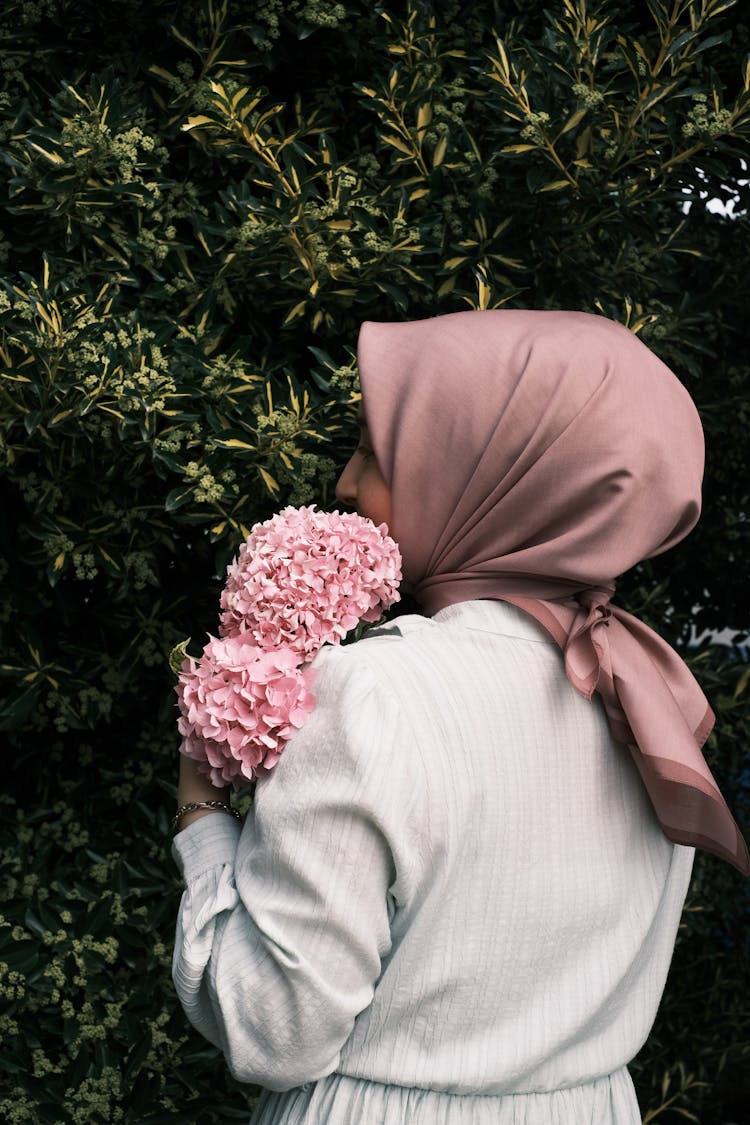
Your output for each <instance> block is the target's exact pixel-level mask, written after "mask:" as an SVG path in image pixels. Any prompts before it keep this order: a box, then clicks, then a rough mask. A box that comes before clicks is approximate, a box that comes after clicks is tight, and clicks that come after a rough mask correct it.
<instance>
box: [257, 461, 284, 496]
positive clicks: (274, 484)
mask: <svg viewBox="0 0 750 1125" xmlns="http://www.w3.org/2000/svg"><path fill="white" fill-rule="evenodd" d="M258 472H259V473H260V477H261V480H262V481H263V483H264V485H265V486H266V488H267V489H268V491H269V492H270V493H271V495H273V496H275V495H276V493H277V492H278V491H279V483H278V481H277V480H276V478H275V477H272V476H271V474H270V473H269V472H268V471H267V470H266V469H263V468H261V466H260V465H258Z"/></svg>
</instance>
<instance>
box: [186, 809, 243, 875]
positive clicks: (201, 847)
mask: <svg viewBox="0 0 750 1125" xmlns="http://www.w3.org/2000/svg"><path fill="white" fill-rule="evenodd" d="M241 831H242V826H241V825H240V822H239V821H238V820H237V819H235V817H233V816H227V814H226V813H223V812H216V813H212V814H211V815H210V816H202V817H201V818H200V819H199V820H196V821H194V822H193V823H192V824H189V825H188V826H187V828H183V829H182V831H181V832H178V833H177V835H176V836H175V838H174V840H173V841H172V857H173V859H174V861H175V863H176V864H177V866H178V868H179V870H180V874H181V875H182V877H183V879H184V880H185V882H186V883H192V882H193V881H194V880H195V879H197V878H199V877H200V876H201V875H204V874H205V873H206V872H207V871H210V869H211V868H212V867H221V866H225V865H229V866H230V867H233V866H234V860H235V856H236V854H237V844H238V843H239V839H240V833H241Z"/></svg>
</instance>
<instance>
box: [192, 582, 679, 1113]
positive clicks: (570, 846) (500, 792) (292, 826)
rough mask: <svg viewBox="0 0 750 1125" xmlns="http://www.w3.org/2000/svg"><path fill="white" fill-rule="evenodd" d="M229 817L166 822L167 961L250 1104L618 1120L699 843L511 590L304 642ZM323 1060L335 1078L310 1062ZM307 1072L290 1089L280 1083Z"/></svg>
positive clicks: (628, 1101)
mask: <svg viewBox="0 0 750 1125" xmlns="http://www.w3.org/2000/svg"><path fill="white" fill-rule="evenodd" d="M316 667H317V669H318V676H317V680H316V684H315V689H314V690H315V694H316V696H317V698H318V706H317V708H316V710H315V712H314V713H313V715H312V716H311V718H310V719H309V720H308V723H307V725H306V726H305V727H304V728H303V730H302V731H301V732H300V733H299V735H297V736H296V737H295V739H294V740H293V742H291V743H290V745H289V746H288V748H287V750H286V751H285V753H284V755H283V757H282V759H281V761H280V762H279V763H278V765H277V766H276V767H275V769H274V771H273V773H272V774H271V775H270V776H269V777H268V778H267V779H265V780H263V781H262V782H260V783H259V784H258V787H257V792H256V798H255V806H254V811H253V812H252V813H251V815H250V816H249V817H248V819H247V822H246V823H245V825H244V827H243V829H242V832H241V833H240V830H239V825H238V824H237V823H236V822H235V821H232V820H231V819H230V818H229V817H224V816H221V815H216V816H211V817H205V818H203V819H201V820H199V821H197V822H196V823H194V824H192V825H190V826H189V827H188V828H186V829H185V830H184V831H182V832H180V833H179V834H178V835H177V837H176V838H175V843H174V854H175V858H176V860H177V862H178V864H179V865H180V868H181V870H182V872H183V875H184V878H185V881H186V884H187V887H186V890H185V893H184V896H183V899H182V904H181V907H180V913H179V920H178V925H177V938H176V947H175V955H174V982H175V986H176V989H177V992H178V994H179V996H180V999H181V1001H182V1004H183V1006H184V1008H185V1011H186V1013H187V1015H188V1018H189V1019H190V1020H191V1022H192V1023H193V1024H194V1025H195V1026H196V1027H197V1028H198V1030H199V1031H201V1032H202V1033H203V1034H204V1035H205V1036H206V1037H207V1038H208V1039H209V1040H211V1042H213V1043H216V1044H218V1045H220V1046H221V1048H222V1050H223V1052H224V1054H225V1056H226V1059H227V1062H228V1064H229V1067H230V1069H231V1071H232V1073H233V1074H234V1075H235V1076H236V1077H237V1078H239V1079H240V1080H242V1081H246V1082H255V1083H258V1084H260V1085H263V1086H266V1087H268V1088H269V1089H270V1090H275V1091H287V1090H288V1091H290V1093H288V1094H275V1095H267V1096H266V1097H265V1098H264V1099H263V1101H262V1103H261V1107H260V1109H259V1111H258V1114H259V1116H258V1117H257V1120H259V1121H262V1122H263V1123H266V1122H267V1123H269V1125H271V1123H273V1125H281V1123H282V1122H283V1123H284V1125H291V1123H292V1122H294V1123H299V1122H330V1123H336V1125H339V1123H340V1125H344V1123H345V1122H346V1123H347V1125H348V1123H350V1122H358V1123H359V1122H362V1123H363V1125H366V1123H368V1122H373V1123H375V1122H381V1121H382V1122H387V1123H389V1125H390V1123H391V1122H393V1123H394V1125H397V1123H399V1122H401V1121H403V1122H412V1121H414V1122H417V1121H420V1122H421V1121H425V1122H428V1121H429V1122H444V1123H445V1125H463V1123H467V1125H468V1122H470V1121H472V1122H473V1121H476V1122H484V1121H487V1122H490V1121H492V1122H500V1123H502V1125H568V1123H570V1125H583V1123H586V1122H589V1121H590V1122H591V1123H592V1125H593V1123H594V1122H595V1123H596V1125H635V1123H637V1122H638V1121H639V1120H640V1115H639V1113H638V1109H637V1106H636V1103H635V1097H634V1094H633V1091H632V1084H631V1083H630V1079H629V1076H628V1075H627V1071H625V1070H624V1069H623V1068H624V1066H625V1064H626V1063H627V1062H628V1061H629V1060H630V1059H631V1058H632V1057H633V1056H634V1055H635V1054H636V1052H637V1051H638V1049H639V1048H640V1046H641V1045H642V1043H643V1042H644V1040H645V1038H646V1036H647V1035H648V1031H649V1029H650V1027H651V1024H652V1022H653V1019H654V1016H655V1013H656V1009H657V1006H658V1003H659V999H660V996H661V993H662V989H663V986H664V981H665V978H666V974H667V970H668V967H669V962H670V958H671V955H672V949H673V944H674V938H675V934H676V931H677V926H678V923H679V918H680V913H681V909H682V905H683V901H684V897H685V893H686V891H687V886H688V882H689V878H690V871H691V867H692V859H693V850H692V848H686V847H679V846H674V845H672V844H671V843H670V842H669V841H668V840H667V839H666V838H665V837H664V835H663V834H662V832H661V830H660V828H659V826H658V823H657V821H656V819H655V816H654V814H653V811H652V809H651V806H650V803H649V801H648V799H647V797H646V795H645V792H644V791H643V788H642V784H641V782H640V779H639V778H638V775H637V772H636V770H635V767H634V766H633V764H632V761H631V759H630V756H629V754H628V752H627V750H625V749H624V748H623V747H621V746H620V745H618V744H617V743H615V742H613V741H612V739H611V737H610V735H609V732H608V728H607V724H606V721H605V719H604V716H603V712H602V710H601V708H600V705H599V703H598V702H596V701H594V702H593V703H589V702H587V701H586V700H584V699H583V698H582V697H581V696H580V695H578V694H577V693H576V692H575V691H574V689H573V688H572V687H571V686H570V684H569V683H568V681H567V679H566V676H565V673H564V670H563V666H562V658H561V655H560V652H559V650H558V648H557V646H556V645H555V644H554V642H552V641H551V639H550V638H549V637H548V635H547V633H546V632H545V631H544V630H543V629H542V628H541V627H540V626H539V625H537V623H536V622H534V621H533V620H532V619H531V618H529V617H527V616H526V615H525V614H523V613H522V612H521V611H520V610H518V609H516V608H515V607H513V606H510V605H507V604H504V603H501V602H490V601H486V602H485V601H481V602H479V601H476V602H464V603H461V604H458V605H453V606H450V607H448V608H447V609H444V610H441V611H440V612H439V613H438V614H436V616H435V617H433V618H432V619H427V618H422V617H404V618H400V619H399V620H398V621H397V622H395V623H394V624H393V625H392V626H389V627H387V628H386V629H383V630H376V631H375V632H374V633H371V634H369V635H368V636H367V637H366V638H365V639H364V640H362V641H360V642H358V643H357V644H355V645H351V646H347V647H345V648H335V649H326V650H324V651H323V652H322V653H321V654H320V655H319V656H318V658H317V661H316ZM326 1076H330V1077H326ZM319 1079H322V1081H319V1082H317V1085H315V1086H308V1087H307V1088H306V1089H292V1088H294V1087H301V1086H304V1084H308V1083H313V1082H316V1080H319Z"/></svg>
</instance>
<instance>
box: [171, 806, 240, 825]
mask: <svg viewBox="0 0 750 1125" xmlns="http://www.w3.org/2000/svg"><path fill="white" fill-rule="evenodd" d="M198 809H211V810H215V811H216V812H225V813H229V815H230V816H233V817H236V819H237V820H242V817H241V815H240V813H239V812H238V811H237V809H233V808H232V806H231V805H228V804H227V803H226V801H188V803H187V804H186V805H180V807H179V809H178V810H177V812H176V813H175V814H174V816H173V817H172V823H171V825H170V828H171V829H172V831H173V832H174V831H176V829H177V827H178V825H179V823H180V821H181V820H182V818H183V816H184V815H185V813H189V812H196V811H197V810H198Z"/></svg>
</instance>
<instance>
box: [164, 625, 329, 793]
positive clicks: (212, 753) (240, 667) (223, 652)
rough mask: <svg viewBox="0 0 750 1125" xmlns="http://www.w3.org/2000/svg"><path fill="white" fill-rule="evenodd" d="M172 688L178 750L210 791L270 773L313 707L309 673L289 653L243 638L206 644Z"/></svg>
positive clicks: (288, 651) (237, 636)
mask: <svg viewBox="0 0 750 1125" xmlns="http://www.w3.org/2000/svg"><path fill="white" fill-rule="evenodd" d="M186 664H187V666H186V667H185V666H183V671H182V672H181V673H180V676H179V681H178V688H177V693H178V698H179V708H180V718H179V720H178V723H177V729H178V730H179V732H180V734H181V735H182V737H183V742H182V746H181V747H180V749H181V751H182V753H183V754H185V755H186V756H187V757H188V758H194V759H195V760H196V761H198V762H200V763H201V772H203V773H207V774H208V775H209V777H210V778H211V781H212V782H213V784H214V785H219V786H221V785H226V784H227V783H238V784H241V783H242V780H243V779H245V780H250V779H252V778H253V777H256V776H260V775H261V774H262V773H263V772H265V771H266V770H269V769H271V768H272V766H274V765H275V764H276V762H277V761H278V758H279V755H280V753H281V751H282V749H283V747H284V745H285V744H286V742H287V741H288V740H289V739H290V738H291V736H292V735H293V734H294V732H295V730H298V729H299V728H300V727H301V726H302V724H303V723H304V721H305V719H306V718H307V716H308V715H309V714H310V712H311V711H312V710H313V708H314V707H315V697H314V696H313V694H312V692H311V691H310V688H311V686H312V679H313V674H314V673H313V671H312V669H311V668H310V667H306V666H303V665H301V664H300V662H299V660H298V658H297V657H296V655H295V654H294V653H293V652H292V651H291V650H290V649H288V648H276V649H264V648H259V647H258V646H257V645H255V644H253V643H252V639H251V638H249V637H248V635H247V634H246V633H238V634H236V635H234V636H231V637H224V638H217V637H212V638H211V639H210V640H209V642H208V644H207V645H206V647H205V648H204V649H203V654H202V655H201V657H200V659H199V660H194V659H193V658H192V657H190V658H189V659H188V661H187V662H186Z"/></svg>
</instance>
